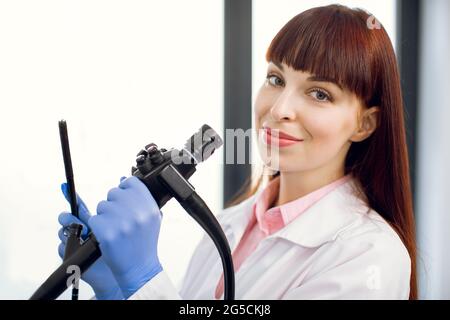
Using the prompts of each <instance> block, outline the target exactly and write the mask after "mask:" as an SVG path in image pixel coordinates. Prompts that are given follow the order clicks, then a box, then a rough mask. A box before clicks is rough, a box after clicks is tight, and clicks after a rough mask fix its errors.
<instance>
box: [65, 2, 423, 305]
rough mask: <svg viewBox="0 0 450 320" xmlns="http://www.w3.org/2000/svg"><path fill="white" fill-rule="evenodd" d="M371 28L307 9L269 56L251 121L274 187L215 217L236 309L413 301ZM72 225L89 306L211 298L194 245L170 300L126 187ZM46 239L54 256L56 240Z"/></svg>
mask: <svg viewBox="0 0 450 320" xmlns="http://www.w3.org/2000/svg"><path fill="white" fill-rule="evenodd" d="M371 21H372V22H373V17H372V16H371V15H369V14H368V13H366V12H364V11H362V10H358V9H349V8H347V7H344V6H340V5H330V6H326V7H318V8H313V9H310V10H307V11H305V12H303V13H301V14H299V15H297V16H296V17H294V18H293V19H292V20H290V21H289V22H288V23H287V24H286V25H285V26H284V27H283V28H282V29H281V30H280V31H279V33H278V34H277V35H276V36H275V38H274V39H273V41H272V43H271V44H270V47H269V49H268V51H267V54H266V59H267V62H268V63H269V65H268V73H267V79H266V81H265V83H264V84H263V85H262V87H261V88H260V90H259V92H258V96H257V99H256V102H255V106H254V112H255V128H256V130H258V137H259V139H258V147H259V151H260V154H261V157H262V160H263V162H264V164H265V166H266V169H267V170H268V171H267V172H269V173H270V172H272V173H275V174H273V175H267V174H264V175H263V176H261V178H260V179H258V182H257V184H256V185H254V186H253V187H252V188H251V189H250V190H249V192H248V193H246V194H245V195H243V196H242V197H241V198H240V199H238V200H237V201H236V202H235V203H233V205H232V206H231V207H228V208H227V209H225V210H224V211H223V212H222V213H221V214H219V215H218V220H219V222H220V223H221V225H222V227H223V229H224V231H225V233H226V235H227V238H228V240H229V242H230V246H231V248H232V251H233V258H234V259H233V260H234V265H235V270H236V298H237V299H408V298H410V299H415V298H416V297H417V287H416V263H415V259H416V253H415V240H414V219H413V210H412V200H411V191H410V180H409V175H408V172H409V169H408V155H407V148H406V142H405V128H404V122H403V102H402V95H401V89H400V80H399V72H398V68H397V61H396V58H395V54H394V50H393V48H392V44H391V42H390V40H389V37H388V35H387V33H386V31H385V30H384V29H383V28H382V27H381V26H379V27H375V28H374V27H371V26H373V23H372V24H371V23H370V22H371ZM263 178H267V179H263ZM265 180H267V181H265ZM63 191H64V193H65V194H67V190H66V186H65V185H63ZM80 219H81V222H84V227H85V228H84V231H85V232H87V230H88V229H91V230H92V231H93V232H94V234H95V235H96V237H97V239H98V241H99V243H100V248H101V251H102V258H101V259H100V260H98V261H97V262H96V263H95V265H94V266H93V267H92V268H91V269H89V270H88V272H86V273H85V274H84V276H83V279H84V280H85V281H86V282H88V283H89V284H90V285H91V286H92V287H93V289H94V291H95V293H96V298H97V299H123V298H125V299H128V298H131V299H171V298H180V297H181V298H185V299H220V298H222V297H223V278H222V267H221V262H220V259H219V255H218V253H217V252H216V249H215V247H214V245H213V243H212V241H211V240H210V239H209V238H208V237H206V236H205V237H204V239H203V240H202V241H201V242H200V244H199V245H198V247H197V249H196V250H195V252H194V255H193V257H192V259H191V262H190V264H189V267H188V270H187V273H186V277H185V279H184V281H183V286H182V288H181V290H180V291H178V290H176V289H175V287H174V286H173V284H172V282H171V281H170V279H169V278H168V277H167V275H166V274H165V272H164V271H163V268H162V266H161V264H160V263H159V260H158V255H157V241H158V234H159V229H160V222H161V215H160V211H159V209H158V207H157V206H156V204H155V202H154V200H153V197H152V196H151V194H150V193H149V192H148V190H147V188H145V186H144V185H143V184H142V183H141V182H140V181H139V180H138V179H136V178H135V177H130V178H127V179H124V180H122V181H121V183H120V185H119V187H118V188H114V189H112V190H110V192H109V193H108V197H107V200H106V201H102V202H100V203H99V205H98V207H97V215H94V216H91V215H90V214H89V212H88V211H87V209H86V206H85V205H84V204H83V203H82V202H81V201H80ZM72 222H79V223H81V222H80V221H79V220H77V219H76V218H74V217H72V216H71V215H70V213H67V212H66V213H62V214H61V215H60V223H61V224H62V226H63V227H65V226H67V225H69V224H70V223H72ZM60 238H61V240H62V243H61V245H60V247H59V253H60V255H62V254H63V252H64V243H65V239H66V238H65V236H64V232H63V229H61V230H60Z"/></svg>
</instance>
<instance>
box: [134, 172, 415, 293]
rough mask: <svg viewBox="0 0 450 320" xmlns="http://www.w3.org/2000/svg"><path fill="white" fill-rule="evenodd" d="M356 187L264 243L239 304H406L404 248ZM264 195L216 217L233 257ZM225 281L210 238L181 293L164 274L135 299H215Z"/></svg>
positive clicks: (242, 283) (250, 261)
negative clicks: (351, 301)
mask: <svg viewBox="0 0 450 320" xmlns="http://www.w3.org/2000/svg"><path fill="white" fill-rule="evenodd" d="M352 187H353V181H352V180H349V181H348V182H346V183H344V184H343V185H341V186H339V187H337V188H336V189H335V190H333V191H332V192H330V193H329V194H327V195H325V196H324V197H323V198H322V199H320V200H319V201H318V202H316V203H315V204H314V205H313V206H311V207H310V208H309V209H307V210H306V211H305V212H303V213H302V214H300V215H299V216H298V217H297V218H296V219H295V220H294V221H292V222H291V223H290V224H288V225H287V226H285V227H284V228H282V229H281V230H279V231H277V232H276V233H274V234H272V235H270V236H268V237H267V238H265V239H264V240H262V241H261V242H260V244H259V245H258V247H257V248H256V249H255V251H254V252H253V253H252V254H251V255H250V256H249V257H248V258H247V259H246V260H245V261H244V262H243V264H242V265H241V267H240V269H239V270H238V271H237V272H236V274H235V280H236V295H235V297H236V299H255V300H258V299H408V297H409V280H410V274H411V260H410V257H409V254H408V252H407V250H406V248H405V246H404V245H403V243H402V241H401V240H400V238H399V237H398V235H397V233H396V232H395V231H394V230H393V229H392V228H391V227H390V225H389V224H388V223H387V222H386V221H385V220H384V219H383V218H382V217H381V216H380V215H379V214H378V213H377V212H375V211H374V210H372V209H369V208H368V207H367V206H366V205H365V204H364V202H363V201H361V200H360V199H359V198H357V197H356V196H355V195H354V194H353V193H352ZM261 191H262V189H260V190H259V191H258V192H257V193H256V194H255V195H253V196H252V197H251V198H249V199H247V200H245V201H244V202H242V203H240V204H238V205H237V206H234V207H231V208H228V209H225V210H223V211H222V212H221V213H220V214H219V215H218V216H217V218H218V220H219V222H220V224H221V225H222V227H223V229H224V232H225V234H226V236H227V239H228V241H229V243H230V247H231V250H234V249H235V248H236V246H237V244H238V243H239V240H240V239H241V237H242V235H243V233H244V231H245V228H246V226H247V224H248V222H249V219H250V217H251V214H252V211H251V209H252V204H253V203H254V201H255V198H256V197H257V196H258V195H259V194H260V192H261ZM221 274H222V264H221V260H220V257H219V254H218V252H217V250H216V248H215V246H214V244H213V242H212V241H211V240H210V238H209V237H208V236H206V235H205V237H204V238H203V239H202V240H201V242H200V243H199V245H198V246H197V248H196V250H195V251H194V254H193V256H192V258H191V261H190V263H189V266H188V269H187V272H186V275H185V277H184V280H183V282H182V285H181V289H180V290H177V289H176V287H175V286H174V285H173V283H172V281H171V280H170V279H169V277H168V276H167V274H166V273H165V272H164V271H163V272H161V273H159V274H158V275H157V276H155V277H154V278H153V279H151V280H150V281H149V282H148V283H147V284H145V285H144V286H143V287H142V288H141V289H140V290H138V291H137V292H136V293H135V294H134V295H133V296H132V297H130V299H215V296H214V295H215V289H216V286H217V283H218V280H219V278H220V277H221ZM222 299H223V295H222Z"/></svg>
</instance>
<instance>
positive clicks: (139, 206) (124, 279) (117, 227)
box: [88, 176, 162, 299]
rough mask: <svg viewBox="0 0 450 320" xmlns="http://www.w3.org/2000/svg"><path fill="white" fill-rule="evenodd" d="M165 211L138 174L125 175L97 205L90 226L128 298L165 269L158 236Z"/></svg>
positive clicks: (107, 262)
mask: <svg viewBox="0 0 450 320" xmlns="http://www.w3.org/2000/svg"><path fill="white" fill-rule="evenodd" d="M161 218H162V213H161V211H160V209H159V207H158V205H157V203H156V202H155V200H154V198H153V196H152V195H151V193H150V191H149V190H148V189H147V187H146V186H145V185H144V184H143V183H142V182H141V181H140V180H139V179H138V178H136V177H134V176H131V177H129V178H122V179H121V181H120V184H119V187H118V188H113V189H111V190H110V191H109V192H108V196H107V200H106V201H101V202H100V203H99V204H98V206H97V215H96V216H93V217H91V218H90V219H89V222H88V224H89V227H90V229H91V230H92V232H93V233H94V235H95V237H96V238H97V241H98V242H99V244H100V250H101V252H102V257H103V259H104V261H105V262H106V264H107V265H108V266H109V268H110V269H111V271H112V273H113V275H114V277H115V279H116V281H117V283H118V285H119V287H120V288H121V290H122V293H123V295H124V297H125V299H127V298H128V297H130V296H131V295H132V294H133V293H135V292H136V291H137V290H139V288H141V287H142V286H143V285H144V284H146V283H147V282H148V281H149V280H150V279H152V278H153V277H154V276H155V275H157V274H158V273H159V272H161V271H162V266H161V264H160V262H159V259H158V252H157V251H158V250H157V246H158V237H159V230H160V227H161Z"/></svg>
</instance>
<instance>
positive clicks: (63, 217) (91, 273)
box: [58, 183, 123, 300]
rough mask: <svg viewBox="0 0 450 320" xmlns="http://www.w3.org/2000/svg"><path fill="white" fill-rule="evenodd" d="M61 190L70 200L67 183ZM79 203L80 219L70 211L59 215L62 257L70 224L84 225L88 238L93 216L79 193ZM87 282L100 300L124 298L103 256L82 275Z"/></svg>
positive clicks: (85, 234)
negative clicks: (65, 229)
mask: <svg viewBox="0 0 450 320" xmlns="http://www.w3.org/2000/svg"><path fill="white" fill-rule="evenodd" d="M61 190H62V192H63V194H64V196H65V198H66V200H67V201H69V192H68V187H67V184H66V183H63V184H62V185H61ZM77 203H78V213H79V217H80V219H77V218H76V217H75V216H73V215H72V214H71V213H70V212H62V213H61V214H60V215H59V218H58V221H59V223H60V224H61V226H62V228H61V229H60V230H59V232H58V236H59V238H60V239H61V243H60V244H59V247H58V253H59V256H60V257H61V258H62V257H63V256H64V251H65V250H66V241H67V236H66V235H64V228H65V227H67V226H70V225H71V224H72V223H77V224H81V225H82V226H83V231H82V234H81V237H82V238H83V239H85V238H86V236H87V234H88V233H89V229H88V227H87V224H88V221H89V219H90V218H91V214H90V213H89V210H88V208H87V206H86V205H85V203H84V202H83V200H81V198H80V197H79V196H78V195H77ZM81 279H83V280H84V281H85V282H87V283H88V284H89V285H90V286H91V287H92V289H93V290H94V292H95V297H96V298H97V299H98V300H123V295H122V290H120V287H119V285H118V284H117V281H116V279H115V278H114V276H113V274H112V272H111V270H110V269H109V267H108V266H107V265H106V263H105V262H104V260H103V257H100V258H99V259H97V261H96V262H95V263H94V264H93V265H92V266H91V267H90V268H89V269H88V270H87V271H86V272H85V273H83V275H82V276H81Z"/></svg>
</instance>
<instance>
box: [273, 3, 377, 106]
mask: <svg viewBox="0 0 450 320" xmlns="http://www.w3.org/2000/svg"><path fill="white" fill-rule="evenodd" d="M369 17H370V15H369V14H368V13H366V12H365V11H363V10H361V9H349V8H347V7H344V6H340V5H330V6H326V7H317V8H312V9H310V10H307V11H304V12H302V13H300V14H299V15H297V16H295V17H294V18H292V19H291V20H290V21H289V22H288V23H287V24H286V25H285V26H284V27H283V28H282V29H281V30H280V31H279V32H278V34H277V35H276V36H275V38H274V39H273V40H272V42H271V44H270V46H269V48H268V50H267V53H266V60H267V62H271V61H272V62H275V63H279V64H281V63H285V64H286V65H288V66H289V67H291V68H293V69H294V70H297V71H303V72H309V73H311V74H313V75H315V76H318V77H321V78H328V79H332V80H331V81H333V82H336V83H337V84H339V85H340V86H342V87H343V88H345V89H347V90H349V91H351V92H353V93H355V94H356V95H357V96H358V97H359V98H361V99H362V101H363V102H365V103H366V104H373V103H375V104H376V103H377V101H373V98H372V97H373V96H374V92H375V91H376V90H377V88H376V87H377V79H376V73H375V72H374V71H375V70H376V63H375V62H374V61H373V60H374V59H373V56H374V54H372V52H370V48H372V47H373V45H369V42H370V41H371V35H370V32H371V31H373V30H372V29H370V28H369V27H368V26H367V20H368V18H369Z"/></svg>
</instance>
